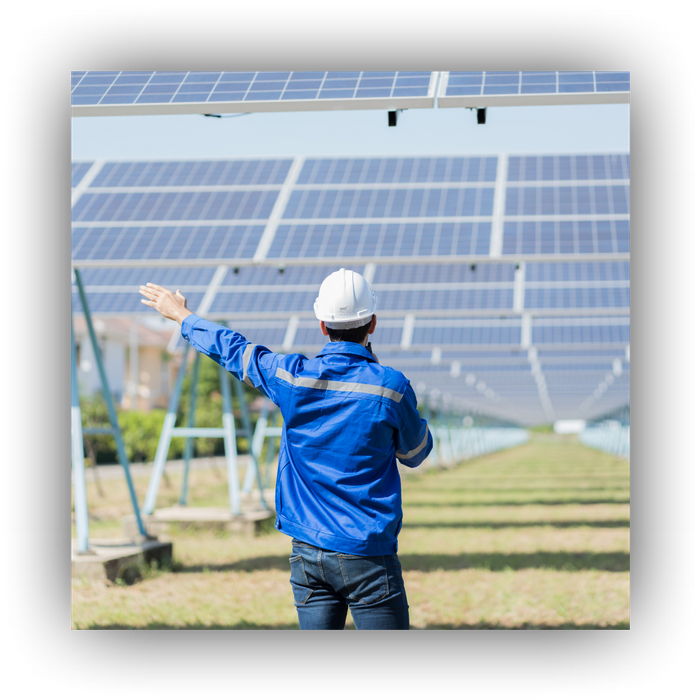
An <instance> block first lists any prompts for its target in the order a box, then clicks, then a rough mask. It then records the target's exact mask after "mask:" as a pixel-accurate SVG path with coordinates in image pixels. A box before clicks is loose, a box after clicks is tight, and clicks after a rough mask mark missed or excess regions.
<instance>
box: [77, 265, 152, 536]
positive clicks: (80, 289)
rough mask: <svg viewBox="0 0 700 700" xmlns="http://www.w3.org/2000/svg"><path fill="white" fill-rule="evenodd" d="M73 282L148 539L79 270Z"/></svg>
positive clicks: (139, 522) (141, 529) (119, 450)
mask: <svg viewBox="0 0 700 700" xmlns="http://www.w3.org/2000/svg"><path fill="white" fill-rule="evenodd" d="M74 271H75V281H76V282H77V284H78V292H79V294H80V301H81V303H82V305H83V314H84V315H85V321H86V323H87V327H88V332H89V333H90V341H91V342H92V350H93V352H94V354H95V362H96V364H97V369H98V371H99V374H100V381H101V383H102V392H103V394H104V399H105V403H106V404H107V412H108V413H109V422H110V423H111V424H112V434H113V435H114V441H115V442H116V443H117V454H118V455H119V461H120V462H121V464H122V467H124V475H125V477H126V483H127V485H128V487H129V495H130V496H131V504H132V506H133V508H134V513H135V515H136V523H137V525H138V528H139V532H140V533H141V535H142V536H143V537H148V533H147V532H146V528H145V527H144V525H143V521H142V520H141V513H140V512H139V504H138V500H137V498H136V491H135V490H134V484H133V482H132V480H131V472H130V471H129V460H128V459H127V457H126V450H125V449H124V440H123V439H122V431H121V428H120V427H119V421H118V420H117V411H116V409H115V408H114V401H113V400H112V393H111V392H110V390H109V383H108V381H107V374H106V372H105V368H104V365H103V364H102V353H101V352H100V346H99V345H98V343H97V336H96V335H95V329H94V327H93V325H92V317H91V315H90V307H89V306H88V301H87V296H86V294H85V289H84V287H83V280H82V277H81V275H80V270H78V269H75V270H74Z"/></svg>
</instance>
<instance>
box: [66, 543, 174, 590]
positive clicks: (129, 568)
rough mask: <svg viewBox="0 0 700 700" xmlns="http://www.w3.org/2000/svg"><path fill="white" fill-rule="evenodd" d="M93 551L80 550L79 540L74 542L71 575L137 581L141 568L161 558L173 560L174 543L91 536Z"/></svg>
mask: <svg viewBox="0 0 700 700" xmlns="http://www.w3.org/2000/svg"><path fill="white" fill-rule="evenodd" d="M89 547H90V551H89V552H86V553H79V552H78V551H77V549H78V542H77V540H73V541H72V542H71V572H72V573H71V575H72V577H73V578H88V579H95V580H104V579H108V580H110V581H116V580H117V579H118V578H119V579H122V580H124V581H126V582H127V583H133V581H134V580H136V579H137V578H138V577H139V575H140V572H141V570H142V569H143V568H144V567H145V566H148V565H150V564H151V562H153V561H157V562H159V563H160V564H166V563H169V562H170V561H171V560H172V556H173V545H172V542H163V541H160V540H144V541H141V542H136V541H134V539H132V538H125V539H109V540H108V539H91V540H90V542H89Z"/></svg>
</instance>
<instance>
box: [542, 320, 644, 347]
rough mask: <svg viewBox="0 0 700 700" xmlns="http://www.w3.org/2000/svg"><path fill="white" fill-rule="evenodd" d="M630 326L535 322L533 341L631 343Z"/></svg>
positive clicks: (543, 342) (547, 342)
mask: <svg viewBox="0 0 700 700" xmlns="http://www.w3.org/2000/svg"><path fill="white" fill-rule="evenodd" d="M629 340H630V329H629V326H628V325H627V326H625V325H619V326H537V325H535V324H533V328H532V342H533V343H534V344H536V345H539V344H543V345H545V344H550V345H551V344H559V343H562V344H563V343H629Z"/></svg>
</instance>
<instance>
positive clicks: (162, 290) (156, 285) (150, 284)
mask: <svg viewBox="0 0 700 700" xmlns="http://www.w3.org/2000/svg"><path fill="white" fill-rule="evenodd" d="M146 286H147V287H151V288H152V289H155V290H156V291H157V292H167V291H169V290H168V289H166V288H165V287H161V286H160V285H159V284H153V282H148V283H147V284H146Z"/></svg>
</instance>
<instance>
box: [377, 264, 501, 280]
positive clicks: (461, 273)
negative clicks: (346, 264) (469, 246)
mask: <svg viewBox="0 0 700 700" xmlns="http://www.w3.org/2000/svg"><path fill="white" fill-rule="evenodd" d="M514 279H515V266H514V265H505V264H500V265H499V264H495V263H494V264H488V265H475V266H474V269H473V270H472V269H471V266H470V265H430V264H422V265H377V267H376V270H375V273H374V280H373V285H377V284H396V283H404V284H405V283H411V284H434V283H465V282H467V283H468V282H474V283H479V284H483V283H496V282H508V283H511V282H513V280H514Z"/></svg>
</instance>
